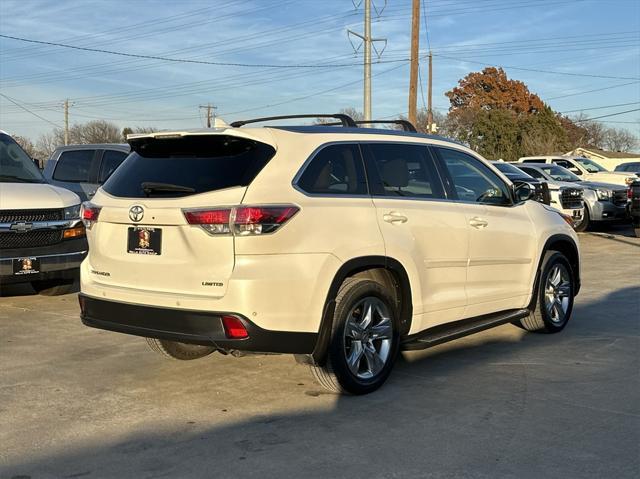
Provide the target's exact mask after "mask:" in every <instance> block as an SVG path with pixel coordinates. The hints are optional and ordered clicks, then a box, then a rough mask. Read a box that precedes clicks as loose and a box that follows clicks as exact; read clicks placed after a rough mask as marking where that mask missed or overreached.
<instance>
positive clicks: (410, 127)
mask: <svg viewBox="0 0 640 479" xmlns="http://www.w3.org/2000/svg"><path fill="white" fill-rule="evenodd" d="M354 123H355V124H356V125H375V124H382V123H385V124H393V125H400V126H402V129H403V130H404V131H408V132H410V133H418V130H416V127H415V126H413V123H411V122H410V121H409V120H356V121H355V122H354ZM339 124H340V123H324V124H322V125H318V126H336V125H339Z"/></svg>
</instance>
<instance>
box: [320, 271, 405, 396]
mask: <svg viewBox="0 0 640 479" xmlns="http://www.w3.org/2000/svg"><path fill="white" fill-rule="evenodd" d="M394 305H395V301H394V298H393V295H392V294H391V293H390V292H389V291H388V290H387V288H386V287H385V286H383V285H381V284H380V283H378V282H376V281H372V280H370V279H367V278H348V279H347V280H345V282H344V283H343V284H342V286H341V287H340V290H339V291H338V295H337V297H336V308H335V312H334V315H333V324H332V331H331V339H330V343H329V350H328V352H327V361H326V364H325V365H324V366H311V373H312V375H313V376H314V378H315V380H316V381H317V382H318V383H319V384H320V385H321V386H322V387H324V388H325V389H328V390H329V391H332V392H337V393H345V394H368V393H370V392H373V391H375V390H376V389H378V388H379V387H380V386H382V384H384V382H385V381H386V380H387V378H388V377H389V374H390V373H391V369H392V368H393V364H394V363H395V360H396V357H397V355H398V349H399V345H400V335H399V333H398V313H397V311H396V308H395V306H394Z"/></svg>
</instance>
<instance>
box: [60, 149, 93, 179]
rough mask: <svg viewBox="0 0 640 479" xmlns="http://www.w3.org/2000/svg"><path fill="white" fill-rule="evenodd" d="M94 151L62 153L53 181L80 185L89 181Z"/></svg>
mask: <svg viewBox="0 0 640 479" xmlns="http://www.w3.org/2000/svg"><path fill="white" fill-rule="evenodd" d="M95 152H96V151H95V150H72V151H63V152H62V154H61V155H60V158H58V161H57V163H56V169H55V171H54V172H53V179H54V180H58V181H68V182H71V183H81V182H88V181H89V172H90V171H91V163H92V162H93V156H94V155H95Z"/></svg>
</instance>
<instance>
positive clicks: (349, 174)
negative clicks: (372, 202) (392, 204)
mask: <svg viewBox="0 0 640 479" xmlns="http://www.w3.org/2000/svg"><path fill="white" fill-rule="evenodd" d="M298 186H299V187H300V188H301V189H302V190H304V191H306V192H308V193H321V194H332V195H333V194H337V195H340V194H344V195H366V194H367V183H366V179H365V175H364V168H363V166H362V158H361V156H360V148H358V145H355V144H348V143H344V144H336V145H329V146H326V147H324V148H323V149H322V150H320V151H319V152H318V153H317V154H316V156H315V157H314V158H313V160H311V162H310V163H309V165H307V167H306V169H305V170H304V173H302V176H301V177H300V179H299V180H298Z"/></svg>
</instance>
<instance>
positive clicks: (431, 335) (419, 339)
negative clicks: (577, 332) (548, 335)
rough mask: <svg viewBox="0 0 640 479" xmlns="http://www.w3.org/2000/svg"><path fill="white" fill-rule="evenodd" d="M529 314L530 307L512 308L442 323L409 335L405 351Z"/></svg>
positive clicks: (509, 321) (403, 343)
mask: <svg viewBox="0 0 640 479" xmlns="http://www.w3.org/2000/svg"><path fill="white" fill-rule="evenodd" d="M528 315H529V310H528V309H510V310H508V311H501V312H499V313H493V314H485V315H483V316H477V317H475V318H468V319H463V320H461V321H455V322H453V323H448V324H441V325H438V326H435V327H433V328H429V329H425V330H424V331H422V332H420V333H416V334H412V335H410V336H407V337H406V338H405V339H404V340H403V341H402V349H403V350H404V351H415V350H417V349H427V348H430V347H432V346H436V345H438V344H442V343H446V342H447V341H453V340H454V339H458V338H463V337H465V336H469V335H470V334H474V333H479V332H480V331H484V330H485V329H491V328H495V327H496V326H500V325H501V324H505V323H511V322H512V321H516V320H518V319H522V318H524V317H526V316H528Z"/></svg>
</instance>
